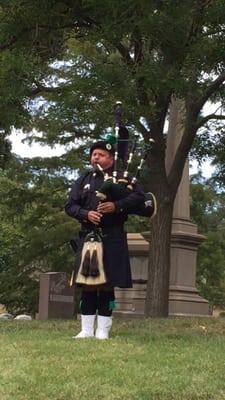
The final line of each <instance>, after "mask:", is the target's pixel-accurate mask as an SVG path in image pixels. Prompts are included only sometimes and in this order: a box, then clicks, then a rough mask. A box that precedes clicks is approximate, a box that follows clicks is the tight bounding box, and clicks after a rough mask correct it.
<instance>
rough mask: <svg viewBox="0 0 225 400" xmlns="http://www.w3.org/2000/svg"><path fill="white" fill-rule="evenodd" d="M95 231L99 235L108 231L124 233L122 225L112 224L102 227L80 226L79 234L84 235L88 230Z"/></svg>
mask: <svg viewBox="0 0 225 400" xmlns="http://www.w3.org/2000/svg"><path fill="white" fill-rule="evenodd" d="M93 231H94V232H96V233H97V234H99V235H100V236H104V235H107V234H109V233H117V232H118V233H124V232H125V230H124V227H123V226H120V225H119V226H118V225H112V226H103V227H99V228H97V227H96V228H93V229H91V228H81V230H80V231H79V236H80V237H81V238H82V237H85V236H86V235H88V234H89V233H90V232H93Z"/></svg>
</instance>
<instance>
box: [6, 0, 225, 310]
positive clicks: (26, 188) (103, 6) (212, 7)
mask: <svg viewBox="0 0 225 400" xmlns="http://www.w3.org/2000/svg"><path fill="white" fill-rule="evenodd" d="M224 20H225V8H224V0H216V1H213V2H212V1H197V2H196V1H192V0H187V1H182V2H180V1H147V0H138V1H134V0H126V1H125V0H122V1H117V2H115V1H114V2H112V1H103V0H100V1H98V2H96V1H95V0H85V1H80V0H76V1H72V0H63V1H56V0H33V1H32V2H30V1H28V0H7V1H4V2H1V5H0V105H1V107H0V121H1V122H0V129H1V130H2V131H3V132H4V134H6V133H7V134H8V133H9V131H10V129H12V127H13V126H14V127H16V128H23V130H24V131H25V132H27V134H28V136H29V139H30V140H31V141H32V140H36V141H39V142H41V143H47V144H49V145H51V146H54V144H56V143H59V144H64V145H67V149H66V153H65V154H64V155H63V157H61V159H60V160H57V159H53V160H49V159H47V160H41V159H38V160H35V162H34V164H35V165H33V166H30V167H29V166H28V165H27V161H24V162H25V169H27V168H28V169H27V171H28V172H27V173H28V174H30V175H29V177H27V178H26V179H27V180H25V182H24V181H22V183H21V184H20V181H19V184H18V188H17V187H16V181H15V179H14V176H13V173H14V171H13V169H11V172H10V174H11V176H10V177H9V176H7V178H8V179H9V180H10V182H8V184H9V192H8V193H12V194H13V196H14V194H16V198H15V199H14V197H11V196H9V195H8V197H6V201H7V202H8V203H9V205H8V209H7V208H5V205H4V204H2V207H3V209H4V212H6V214H5V215H6V216H7V215H8V214H7V213H9V217H8V218H11V220H10V219H9V220H10V221H13V223H18V224H19V225H20V230H21V231H22V233H23V234H24V232H26V233H27V232H28V231H29V233H30V236H29V237H27V236H26V241H25V243H26V246H27V247H26V248H29V249H30V250H29V252H26V251H25V252H24V254H25V255H26V262H25V264H30V263H31V262H32V260H35V262H40V260H41V259H42V257H43V256H44V257H45V265H44V268H53V264H54V265H55V268H58V267H59V265H58V264H57V259H60V260H61V259H63V257H64V254H65V252H64V248H63V244H62V243H61V242H60V237H64V233H63V232H65V231H66V229H67V231H68V232H70V228H68V227H66V223H64V221H63V218H64V217H63V216H62V215H63V211H62V210H61V209H60V207H61V206H59V203H60V202H62V198H63V196H64V194H65V190H66V188H67V183H68V182H67V180H66V178H65V172H66V169H68V172H71V171H72V169H80V168H83V167H84V165H85V164H86V163H87V158H88V151H87V147H88V145H89V144H90V143H92V141H93V140H94V139H95V138H96V137H99V136H100V135H102V134H105V133H106V130H107V129H106V128H109V127H112V126H113V124H114V116H113V113H112V106H113V105H114V104H115V101H117V100H121V101H122V102H123V103H124V104H125V105H126V106H125V112H124V114H125V115H124V119H125V122H126V123H127V124H128V125H129V126H130V127H131V131H132V132H134V131H139V132H141V134H142V135H143V138H144V140H145V141H148V140H149V137H150V134H151V136H152V137H153V138H154V139H155V148H154V151H153V152H152V155H151V157H148V158H147V164H148V167H150V169H149V170H148V175H147V181H148V182H147V185H146V186H147V190H152V191H154V193H155V194H156V196H157V199H158V202H159V207H161V205H166V206H165V207H164V208H163V209H165V213H168V212H169V210H168V208H169V207H170V208H172V202H173V199H174V198H175V195H176V191H177V188H178V186H179V183H180V179H181V176H182V170H183V166H184V164H185V160H186V157H187V155H188V152H189V150H190V149H191V147H192V144H193V140H194V137H195V136H196V135H197V132H198V131H199V128H200V127H201V126H204V125H205V124H206V123H207V122H208V120H207V119H204V118H203V116H202V115H201V111H202V108H203V106H204V104H205V102H206V101H207V100H209V99H210V100H211V101H212V102H217V101H219V102H220V104H221V106H223V105H224V90H223V83H224V81H225V76H224V65H225V58H224V57H225V40H224V38H225V36H224V32H225V30H224ZM171 95H174V96H176V97H177V98H182V99H183V101H184V104H185V107H186V115H185V118H184V121H183V126H184V130H185V134H184V137H183V143H182V146H183V147H182V148H181V149H179V148H178V152H177V155H175V162H174V163H173V166H172V170H171V172H170V174H169V175H167V173H166V168H165V154H166V146H165V135H164V126H165V121H166V118H167V115H168V111H169V106H170V100H171ZM32 128H36V131H34V130H32ZM219 135H220V133H219ZM220 136H221V135H220ZM209 142H210V146H212V145H213V140H210V141H209ZM207 152H209V147H207ZM210 152H211V148H210ZM15 170H16V168H15ZM54 171H55V172H54ZM15 172H16V174H17V170H16V171H15ZM49 175H50V176H49ZM55 188H56V190H55ZM50 191H52V192H53V193H54V195H53V196H51V195H50V194H49V193H50ZM6 192H7V190H6ZM63 193H64V194H63ZM19 196H21V197H20V198H21V199H22V200H19ZM13 210H14V212H13ZM158 215H159V216H157V217H156V219H155V221H156V222H154V221H153V225H154V224H155V226H156V225H157V226H160V229H164V228H162V224H163V221H165V220H166V219H165V218H164V216H163V213H159V214H158ZM157 218H161V220H160V223H158V221H157ZM15 221H16V222H15ZM68 224H69V222H68ZM135 224H136V222H133V225H135ZM169 224H170V221H169V222H168V225H169ZM71 225H72V223H71ZM59 226H60V227H62V231H63V232H61V231H60V228H59ZM63 227H65V230H64V228H63ZM71 229H72V228H71ZM56 232H58V234H57V233H56ZM168 234H169V230H168ZM156 237H158V236H157V235H155V237H154V235H153V238H152V247H153V248H154V251H155V254H156V252H157V251H159V252H160V254H163V255H165V254H168V251H167V250H168V249H165V246H166V244H165V246H164V243H161V246H160V247H159V245H158V242H157V240H155V238H156ZM48 239H49V240H48ZM52 243H54V244H55V246H56V247H57V248H58V249H62V250H61V253H60V254H61V255H60V257H59V258H58V257H56V256H55V254H56V253H55V250H54V249H55V247H54V246H53V245H52ZM165 243H169V240H168V241H167V242H165ZM24 246H25V245H24ZM163 246H164V247H163ZM162 250H163V251H162ZM152 264H153V268H154V265H155V264H154V262H153V263H152ZM162 264H163V266H165V267H163V268H164V272H163V273H162V275H163V277H160V276H159V275H160V274H158V272H157V271H156V269H157V266H156V267H155V271H154V272H157V273H154V274H152V277H153V278H154V279H155V278H156V279H157V277H159V281H158V286H159V285H160V282H162V283H163V279H164V277H168V276H169V272H168V268H169V261H168V260H164V261H163V263H162ZM162 270H163V269H162ZM165 279H166V278H165ZM162 287H168V285H167V284H165V282H164V283H163V284H162ZM160 290H161V289H160V288H159V287H157V288H155V290H153V291H152V292H153V293H158V292H159V291H160ZM165 295H167V294H165ZM164 304H165V301H164Z"/></svg>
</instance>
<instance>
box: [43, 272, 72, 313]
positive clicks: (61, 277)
mask: <svg viewBox="0 0 225 400" xmlns="http://www.w3.org/2000/svg"><path fill="white" fill-rule="evenodd" d="M61 318H62V319H72V318H74V287H70V286H69V276H68V275H67V274H66V273H65V272H47V273H43V274H41V276H40V291H39V313H38V319H39V320H48V319H61Z"/></svg>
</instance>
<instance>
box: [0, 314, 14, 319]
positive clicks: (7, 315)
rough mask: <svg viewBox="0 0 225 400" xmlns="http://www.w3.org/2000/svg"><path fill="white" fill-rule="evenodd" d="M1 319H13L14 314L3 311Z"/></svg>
mask: <svg viewBox="0 0 225 400" xmlns="http://www.w3.org/2000/svg"><path fill="white" fill-rule="evenodd" d="M0 319H1V320H7V321H9V320H12V319H13V315H12V314H9V313H2V314H0Z"/></svg>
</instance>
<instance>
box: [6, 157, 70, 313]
mask: <svg viewBox="0 0 225 400" xmlns="http://www.w3.org/2000/svg"><path fill="white" fill-rule="evenodd" d="M22 161H23V162H22ZM37 165H38V168H37ZM66 187H67V179H63V177H60V176H59V175H58V174H57V172H56V170H55V169H54V172H53V171H52V172H51V168H50V167H49V168H48V171H46V168H42V167H41V165H40V161H39V163H38V160H36V162H35V160H32V161H29V160H20V159H18V158H15V157H12V159H11V161H10V162H9V164H8V167H7V170H5V171H2V172H1V171H0V220H1V229H0V231H1V233H0V249H1V253H0V286H1V292H0V303H1V304H4V305H5V306H6V308H7V310H8V311H10V312H13V313H18V312H29V313H32V314H35V313H36V312H37V311H38V291H39V278H40V273H42V272H49V271H61V270H62V269H63V270H64V271H68V272H69V271H70V270H71V267H72V265H73V254H72V249H71V250H70V251H68V247H69V245H68V244H67V243H68V242H69V240H70V238H71V237H73V236H75V235H76V232H77V229H78V224H77V225H74V224H73V223H72V221H70V220H69V218H67V217H66V215H65V213H64V207H63V205H64V203H65V192H66Z"/></svg>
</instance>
